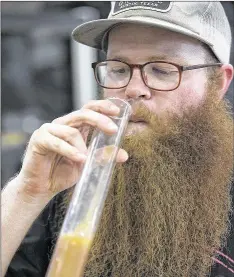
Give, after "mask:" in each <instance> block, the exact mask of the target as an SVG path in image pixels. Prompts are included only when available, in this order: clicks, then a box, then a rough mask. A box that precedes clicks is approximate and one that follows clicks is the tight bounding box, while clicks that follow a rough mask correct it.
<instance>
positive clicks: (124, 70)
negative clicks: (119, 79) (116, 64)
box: [111, 68, 127, 74]
mask: <svg viewBox="0 0 234 277" xmlns="http://www.w3.org/2000/svg"><path fill="white" fill-rule="evenodd" d="M111 72H113V73H115V74H124V73H126V72H127V71H126V68H112V69H111Z"/></svg>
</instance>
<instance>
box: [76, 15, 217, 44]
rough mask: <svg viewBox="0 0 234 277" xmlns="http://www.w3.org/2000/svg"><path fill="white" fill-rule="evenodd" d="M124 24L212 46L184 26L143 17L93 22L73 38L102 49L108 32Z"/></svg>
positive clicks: (86, 24)
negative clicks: (142, 26)
mask: <svg viewBox="0 0 234 277" xmlns="http://www.w3.org/2000/svg"><path fill="white" fill-rule="evenodd" d="M124 23H135V24H140V25H146V26H153V27H160V28H164V29H168V30H171V31H174V32H178V33H181V34H184V35H188V36H190V37H193V38H196V39H198V40H200V41H202V42H204V43H206V44H208V45H209V46H212V45H211V44H210V42H208V41H205V40H204V39H202V38H201V36H200V34H198V33H195V32H193V31H190V30H188V29H186V28H184V27H182V26H179V25H176V24H173V23H170V22H167V21H163V20H159V19H156V18H142V17H131V18H114V19H99V20H93V21H90V22H87V23H84V24H82V25H80V26H78V27H76V28H75V29H74V30H73V32H72V37H73V39H74V40H76V41H77V42H80V43H82V44H85V45H88V46H91V47H93V48H97V49H102V40H103V36H104V35H105V34H106V32H107V31H108V30H110V29H111V28H113V27H114V26H115V25H118V24H124Z"/></svg>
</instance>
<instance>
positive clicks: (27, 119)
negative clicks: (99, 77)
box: [1, 1, 234, 185]
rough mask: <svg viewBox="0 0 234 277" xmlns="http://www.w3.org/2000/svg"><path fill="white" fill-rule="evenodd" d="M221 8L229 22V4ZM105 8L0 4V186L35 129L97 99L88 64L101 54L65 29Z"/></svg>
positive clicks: (84, 3) (54, 3)
mask: <svg viewBox="0 0 234 277" xmlns="http://www.w3.org/2000/svg"><path fill="white" fill-rule="evenodd" d="M223 6H224V8H225V10H226V13H227V15H228V17H229V20H230V25H231V26H233V25H234V22H233V20H234V15H233V13H234V12H233V10H234V9H233V7H234V3H233V2H231V1H230V2H223ZM109 11H110V2H109V1H96V2H92V1H77V2H73V1H58V2H57V1H51V2H50V1H48V2H46V1H44V2H42V1H34V2H33V1H32V2H28V1H27V2H21V1H19V2H10V1H9V2H1V16H2V18H1V23H2V24H1V30H2V36H1V41H2V52H1V59H2V174H1V176H2V185H4V184H5V183H6V182H7V180H8V179H9V178H10V177H12V176H13V175H14V174H15V173H16V172H17V171H18V170H19V169H20V167H21V159H22V156H23V153H24V150H25V147H26V144H27V141H28V139H29V136H30V135H31V134H32V132H33V131H34V130H35V129H37V128H38V127H39V126H40V125H41V124H43V123H44V122H50V121H52V120H53V119H54V118H56V117H58V116H61V115H63V114H66V113H69V112H70V111H72V110H74V109H78V108H79V107H81V106H82V105H83V104H84V103H86V102H87V101H88V100H89V99H92V98H95V97H97V93H98V89H97V87H96V83H95V80H94V77H93V72H92V69H91V65H90V64H91V62H93V61H96V60H98V59H101V58H103V57H104V56H103V54H102V53H101V52H99V51H96V50H94V49H92V48H90V47H86V46H84V45H81V44H78V43H76V42H73V41H72V40H71V31H72V30H73V29H74V28H75V27H76V26H77V25H79V24H82V23H84V22H86V21H89V20H93V19H98V18H106V17H107V16H108V13H109ZM232 31H233V30H232ZM231 63H232V64H234V60H233V49H232V60H231ZM232 96H233V86H232V88H231V89H230V91H229V93H228V95H227V98H229V99H230V100H231V101H233V99H232V98H233V97H232Z"/></svg>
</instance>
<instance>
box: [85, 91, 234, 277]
mask: <svg viewBox="0 0 234 277" xmlns="http://www.w3.org/2000/svg"><path fill="white" fill-rule="evenodd" d="M216 92H217V91H215V90H214V89H212V90H210V92H209V93H207V97H206V99H205V101H204V103H203V104H202V105H201V106H200V107H198V108H192V107H191V108H189V109H187V110H186V111H185V112H184V114H183V116H182V117H180V116H176V115H170V114H168V116H165V117H164V119H160V118H158V117H157V116H155V115H152V114H151V113H150V112H149V111H148V110H147V109H146V108H144V107H143V106H141V107H140V108H139V109H138V112H137V113H138V114H139V115H140V117H141V118H142V117H143V118H144V119H145V120H146V121H147V122H148V128H147V130H145V131H144V132H142V133H137V134H135V135H132V136H129V137H126V138H125V140H124V142H123V148H124V149H126V151H127V152H128V153H129V155H130V157H129V160H128V161H127V162H126V163H124V164H123V165H117V166H116V170H115V172H114V176H113V179H112V184H111V187H110V190H109V194H108V197H107V199H106V202H105V207H104V211H103V214H102V218H101V221H100V225H99V228H98V230H97V233H96V236H95V239H94V242H93V245H92V248H91V251H90V255H89V259H88V263H87V266H86V269H85V276H87V277H99V276H102V277H107V276H111V277H131V276H134V277H138V276H139V277H143V276H147V277H148V276H158V277H159V276H160V277H176V276H178V277H190V276H191V277H194V276H196V277H199V276H202V277H204V276H205V275H206V274H208V273H209V271H210V269H211V266H212V263H213V260H212V257H214V256H215V251H216V250H218V249H220V248H222V247H223V246H224V245H225V242H226V237H227V235H228V229H229V215H230V212H231V198H230V183H231V176H232V167H233V160H232V159H233V122H232V117H231V115H230V113H229V108H228V106H227V104H226V103H225V102H224V101H221V102H218V101H217V99H216V98H215V97H214V96H213V95H215V93H216Z"/></svg>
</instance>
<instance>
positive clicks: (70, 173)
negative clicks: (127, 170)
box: [17, 100, 128, 201]
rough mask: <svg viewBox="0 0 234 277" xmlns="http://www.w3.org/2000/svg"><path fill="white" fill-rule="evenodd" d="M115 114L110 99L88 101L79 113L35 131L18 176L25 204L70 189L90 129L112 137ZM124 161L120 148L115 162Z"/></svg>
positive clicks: (78, 167)
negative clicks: (95, 129) (93, 128)
mask: <svg viewBox="0 0 234 277" xmlns="http://www.w3.org/2000/svg"><path fill="white" fill-rule="evenodd" d="M118 113H119V108H118V107H117V106H116V105H115V104H113V103H112V102H110V101H109V100H97V101H91V102H89V103H88V104H87V105H85V106H84V107H83V108H82V109H81V110H78V111H74V112H72V113H70V114H67V115H65V116H62V117H60V118H57V119H55V120H54V121H53V122H52V123H46V124H44V125H42V126H41V127H40V128H39V129H38V130H36V131H35V132H34V133H33V135H32V137H31V139H30V141H29V144H28V147H27V150H26V153H25V158H24V161H23V166H22V169H21V171H20V173H19V175H18V177H17V179H18V181H19V183H20V186H21V191H23V194H24V196H25V199H26V201H34V199H36V198H48V199H51V198H52V197H53V196H54V195H55V194H57V193H59V192H60V191H63V190H65V189H67V188H70V187H71V186H73V185H74V184H75V183H76V182H77V180H78V178H79V175H80V173H81V172H80V171H81V167H82V164H83V163H84V162H85V159H86V153H87V147H86V140H87V136H88V130H89V127H90V126H93V127H97V128H98V129H100V130H101V131H103V132H105V133H106V134H110V135H111V134H114V133H115V132H116V131H117V126H116V125H115V124H114V122H113V121H112V120H111V119H110V118H109V117H108V116H116V115H118ZM127 158H128V155H127V153H126V151H124V150H123V149H121V150H120V151H119V153H118V155H117V162H124V161H126V160H127Z"/></svg>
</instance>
